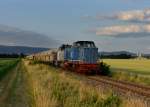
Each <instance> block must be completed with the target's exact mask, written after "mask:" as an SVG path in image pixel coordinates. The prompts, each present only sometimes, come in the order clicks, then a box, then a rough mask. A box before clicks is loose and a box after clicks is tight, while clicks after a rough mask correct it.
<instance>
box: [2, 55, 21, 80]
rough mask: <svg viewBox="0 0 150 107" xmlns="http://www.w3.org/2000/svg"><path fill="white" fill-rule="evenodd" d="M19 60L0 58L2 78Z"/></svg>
mask: <svg viewBox="0 0 150 107" xmlns="http://www.w3.org/2000/svg"><path fill="white" fill-rule="evenodd" d="M17 62H18V59H5V58H0V79H1V78H2V77H3V76H5V74H7V72H8V71H9V70H10V69H11V68H13V67H14V66H15V65H16V64H17Z"/></svg>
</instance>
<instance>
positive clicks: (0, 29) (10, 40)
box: [0, 25, 58, 48]
mask: <svg viewBox="0 0 150 107" xmlns="http://www.w3.org/2000/svg"><path fill="white" fill-rule="evenodd" d="M57 44H58V41H56V40H54V39H52V38H50V37H48V36H46V35H44V34H40V33H37V32H33V31H26V30H21V29H18V28H15V27H10V26H5V25H0V45H14V46H33V47H48V48H53V47H56V46H57Z"/></svg>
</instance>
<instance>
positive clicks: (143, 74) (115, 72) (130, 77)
mask: <svg viewBox="0 0 150 107" xmlns="http://www.w3.org/2000/svg"><path fill="white" fill-rule="evenodd" d="M103 62H105V63H107V64H108V65H110V70H111V71H112V77H113V78H116V79H119V80H126V81H131V82H137V83H140V84H144V85H150V60H147V59H141V60H139V59H104V60H103Z"/></svg>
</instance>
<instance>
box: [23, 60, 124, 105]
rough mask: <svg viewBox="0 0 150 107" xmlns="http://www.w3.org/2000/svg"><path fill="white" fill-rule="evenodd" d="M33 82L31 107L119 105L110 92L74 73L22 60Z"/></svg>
mask: <svg viewBox="0 0 150 107" xmlns="http://www.w3.org/2000/svg"><path fill="white" fill-rule="evenodd" d="M25 67H26V69H27V71H28V74H29V79H30V81H32V82H30V83H31V84H32V85H31V86H32V89H33V90H32V96H33V99H34V100H33V104H32V106H33V107H119V106H120V104H121V100H120V99H119V97H118V96H116V95H113V94H112V91H108V92H106V93H103V91H101V89H95V88H93V87H92V86H88V85H86V84H85V83H83V82H82V81H80V79H79V78H78V77H76V76H74V75H68V74H66V73H64V72H60V69H56V68H53V67H49V66H46V65H42V64H36V65H32V64H29V63H28V62H25Z"/></svg>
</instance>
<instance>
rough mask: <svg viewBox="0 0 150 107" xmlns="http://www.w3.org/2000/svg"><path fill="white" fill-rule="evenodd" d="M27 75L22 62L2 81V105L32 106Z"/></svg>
mask: <svg viewBox="0 0 150 107" xmlns="http://www.w3.org/2000/svg"><path fill="white" fill-rule="evenodd" d="M28 92H29V90H28V81H27V75H26V73H25V70H24V68H23V66H22V65H21V62H20V63H19V64H18V65H17V66H16V68H14V69H13V70H12V71H10V72H9V73H8V74H7V75H6V77H4V78H3V80H2V81H0V107H30V105H29V104H30V103H29V102H30V94H29V93H28Z"/></svg>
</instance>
